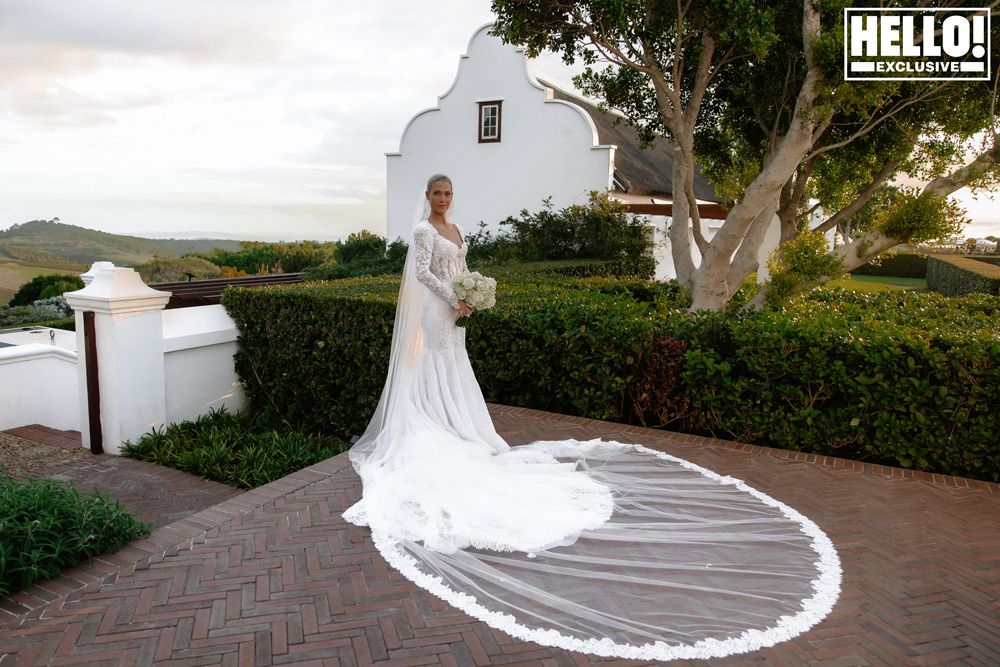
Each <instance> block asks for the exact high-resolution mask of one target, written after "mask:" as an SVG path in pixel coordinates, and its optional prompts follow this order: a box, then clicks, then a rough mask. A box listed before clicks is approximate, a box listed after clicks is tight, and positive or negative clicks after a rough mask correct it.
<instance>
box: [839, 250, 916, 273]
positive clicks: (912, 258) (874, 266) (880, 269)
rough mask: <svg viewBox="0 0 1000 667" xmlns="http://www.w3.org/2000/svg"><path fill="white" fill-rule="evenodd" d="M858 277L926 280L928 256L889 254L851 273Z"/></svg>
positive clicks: (907, 253) (900, 253)
mask: <svg viewBox="0 0 1000 667" xmlns="http://www.w3.org/2000/svg"><path fill="white" fill-rule="evenodd" d="M851 273H852V274H853V275H856V276H894V277H896V278H926V277H927V255H925V254H923V253H916V252H887V253H884V254H882V255H880V256H879V257H877V258H876V259H875V260H873V261H872V262H870V263H868V264H865V265H863V266H859V267H858V268H856V269H854V270H853V271H851Z"/></svg>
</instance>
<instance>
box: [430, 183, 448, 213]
mask: <svg viewBox="0 0 1000 667" xmlns="http://www.w3.org/2000/svg"><path fill="white" fill-rule="evenodd" d="M451 196H452V192H451V183H449V182H448V181H435V182H433V183H431V189H430V190H428V191H427V201H428V202H430V205H431V212H432V213H436V214H438V215H442V216H443V215H444V214H445V213H447V211H448V209H449V208H451Z"/></svg>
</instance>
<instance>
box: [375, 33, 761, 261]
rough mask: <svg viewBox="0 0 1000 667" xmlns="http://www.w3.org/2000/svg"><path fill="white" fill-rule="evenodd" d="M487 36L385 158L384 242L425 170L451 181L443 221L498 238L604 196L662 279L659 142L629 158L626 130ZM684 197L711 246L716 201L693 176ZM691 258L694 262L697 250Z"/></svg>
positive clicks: (418, 195)
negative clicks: (634, 223) (691, 193)
mask: <svg viewBox="0 0 1000 667" xmlns="http://www.w3.org/2000/svg"><path fill="white" fill-rule="evenodd" d="M491 27H492V25H491V24H488V25H485V26H483V27H481V28H479V29H478V30H477V31H476V32H475V33H474V34H473V35H472V38H471V39H470V40H469V46H468V49H467V52H466V54H465V55H463V56H461V58H460V61H459V68H458V73H457V74H456V76H455V81H454V82H453V83H452V85H451V88H449V89H448V91H446V92H445V93H444V94H443V95H441V96H440V97H439V98H438V104H437V106H436V107H433V108H431V109H426V110H424V111H421V112H420V113H418V114H417V115H416V116H414V117H413V118H412V119H411V120H410V122H409V123H408V124H407V126H406V128H405V129H404V130H403V136H402V139H401V140H400V145H399V151H398V152H395V153H387V154H386V167H387V169H386V177H387V215H388V220H387V223H386V230H387V237H388V238H389V239H390V240H391V239H395V238H397V237H400V236H401V237H404V238H405V237H406V236H407V234H408V232H409V230H410V228H411V226H412V224H413V222H414V219H415V215H416V214H417V213H419V210H418V207H421V206H422V202H423V192H424V189H425V186H426V180H427V177H428V176H430V175H431V174H434V173H445V174H448V175H449V176H451V177H452V179H453V184H454V188H455V199H454V204H453V215H454V218H453V219H454V220H455V221H456V222H458V223H460V224H461V225H462V226H463V227H464V228H465V229H466V231H467V232H475V231H477V230H478V227H479V223H480V221H482V222H484V223H485V224H486V228H487V229H489V230H491V231H494V232H495V231H498V230H499V229H500V226H499V222H500V221H501V220H503V219H504V218H507V217H508V216H511V215H516V214H517V213H518V212H520V211H521V210H522V209H528V210H529V211H537V210H538V209H540V208H541V207H542V202H543V200H544V199H547V198H551V201H552V204H553V205H554V206H555V207H556V208H557V209H558V208H562V207H564V206H568V205H570V204H574V203H576V204H582V203H585V202H586V201H587V198H588V194H589V193H590V192H591V191H594V190H596V191H599V192H604V191H610V193H611V195H612V196H613V197H616V198H618V199H620V200H622V201H624V202H625V203H626V204H628V205H629V207H630V210H632V211H633V212H634V213H636V214H641V215H644V216H646V217H647V218H648V219H649V220H650V235H651V238H652V240H653V241H654V246H655V247H656V251H655V255H656V259H657V272H656V273H657V277H658V278H661V279H662V278H670V277H673V276H674V275H675V274H674V271H673V262H672V260H671V259H670V248H669V242H667V240H666V238H667V237H666V228H667V225H668V224H669V222H670V219H669V212H670V202H671V201H672V197H673V187H672V183H671V173H672V161H673V155H672V148H671V144H670V142H668V141H667V140H661V141H658V142H657V143H656V145H655V146H653V147H652V148H650V149H641V148H640V146H639V139H638V136H637V134H636V132H635V131H634V130H633V129H632V128H631V127H630V126H628V125H627V124H626V123H625V122H624V121H623V122H621V123H619V124H617V125H616V124H615V119H616V116H615V115H614V114H612V113H609V112H605V111H601V110H599V109H598V108H597V107H596V106H594V105H593V104H592V103H590V102H588V101H586V100H584V99H582V98H580V97H578V96H576V95H574V94H572V93H569V92H566V91H563V90H560V89H559V88H557V87H556V86H553V85H551V84H547V83H544V82H540V81H539V80H538V79H536V78H535V77H534V76H533V74H532V72H531V69H530V63H529V61H528V59H527V58H526V57H525V55H524V49H521V48H516V47H513V46H511V45H507V44H504V43H503V42H502V41H501V40H500V39H499V38H498V37H494V36H492V35H490V34H489V30H490V28H491ZM695 193H696V195H697V197H698V200H699V202H701V203H700V204H699V210H700V211H701V217H702V223H703V227H704V232H705V236H706V237H707V238H709V239H711V237H712V236H713V235H714V233H715V230H716V229H718V227H719V226H720V225H721V220H720V219H719V218H722V217H724V212H723V210H722V209H721V208H720V207H719V204H720V203H721V202H722V199H721V198H720V197H718V196H717V195H716V194H715V192H714V190H713V188H712V186H711V184H710V183H709V182H708V180H707V179H706V178H705V177H704V176H702V175H701V174H700V173H696V178H695ZM775 222H777V218H775ZM777 230H778V227H777V224H775V225H774V227H773V229H772V230H771V231H772V232H774V233H773V234H769V241H766V242H765V247H764V248H762V249H761V253H760V257H761V258H762V259H764V260H766V257H767V253H768V252H769V251H770V249H771V248H773V247H774V246H775V245H776V244H777ZM692 247H694V244H693V243H692ZM693 254H694V258H695V261H698V260H699V259H700V257H699V255H698V251H697V249H694V250H693ZM763 265H764V262H763V261H762V262H761V266H762V268H763Z"/></svg>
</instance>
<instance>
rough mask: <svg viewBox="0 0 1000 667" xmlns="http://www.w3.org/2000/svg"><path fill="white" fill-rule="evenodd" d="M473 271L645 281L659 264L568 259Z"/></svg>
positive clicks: (647, 259) (645, 260)
mask: <svg viewBox="0 0 1000 667" xmlns="http://www.w3.org/2000/svg"><path fill="white" fill-rule="evenodd" d="M470 267H471V268H473V269H478V270H480V271H482V272H483V273H488V274H489V275H491V276H493V277H497V276H509V275H519V274H525V273H548V274H552V275H556V276H566V277H573V278H589V277H598V276H603V277H613V278H642V279H645V280H647V281H648V280H649V279H651V278H652V276H653V274H654V272H655V270H656V261H655V260H654V259H653V258H652V257H647V256H645V255H642V256H640V257H635V258H626V259H617V260H613V259H612V260H609V259H564V260H548V261H532V262H510V263H506V264H492V263H483V264H475V263H470Z"/></svg>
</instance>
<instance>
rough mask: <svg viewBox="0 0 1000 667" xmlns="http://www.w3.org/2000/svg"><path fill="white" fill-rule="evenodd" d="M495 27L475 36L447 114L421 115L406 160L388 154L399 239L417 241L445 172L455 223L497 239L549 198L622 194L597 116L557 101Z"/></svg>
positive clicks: (406, 138)
mask: <svg viewBox="0 0 1000 667" xmlns="http://www.w3.org/2000/svg"><path fill="white" fill-rule="evenodd" d="M490 27H491V26H490V25H486V26H483V27H482V28H480V29H479V30H477V31H476V32H475V34H473V36H472V39H471V40H470V41H469V47H468V51H467V53H466V54H465V55H463V56H462V57H461V60H460V63H459V68H458V74H457V75H456V77H455V81H454V83H452V86H451V88H449V89H448V91H447V92H445V93H444V94H443V95H441V97H439V98H438V105H437V107H435V108H432V109H426V110H424V111H421V112H420V113H418V114H417V115H416V116H414V117H413V118H412V119H411V120H410V122H409V123H408V124H407V126H406V129H405V130H404V131H403V137H402V139H401V140H400V146H399V152H397V153H389V154H387V155H386V166H387V206H386V208H387V215H388V220H387V222H386V230H387V233H386V236H387V238H388V239H389V240H393V239H395V238H396V237H400V236H401V237H403V238H404V239H406V238H407V237H408V235H409V231H410V229H411V228H412V226H413V223H414V221H415V219H416V216H417V215H418V214H419V213H420V211H421V210H422V203H423V194H424V190H425V189H426V184H427V178H428V177H429V176H430V175H431V174H435V173H445V174H448V175H449V176H451V178H452V179H453V185H454V189H455V199H454V204H453V209H452V215H453V218H452V220H453V221H454V222H457V223H458V224H460V225H462V227H463V228H465V230H466V232H474V231H476V229H477V228H478V225H479V222H480V221H483V222H485V223H486V225H487V228H488V229H490V230H492V231H497V230H498V229H499V221H500V220H503V219H504V218H506V217H508V216H510V215H515V214H517V213H518V212H519V211H520V210H521V209H522V208H527V209H528V210H532V211H534V210H538V209H539V208H541V206H542V200H543V199H545V198H547V197H552V203H553V204H554V205H555V206H556V207H557V208H558V207H563V206H567V205H569V204H572V203H585V202H586V201H587V195H588V193H589V192H590V191H591V190H597V191H600V192H603V191H605V190H608V189H609V188H610V187H611V185H612V183H611V179H612V170H613V164H614V150H615V149H614V147H613V146H603V145H600V144H599V142H598V136H597V129H596V128H595V126H594V122H593V120H591V118H590V116H589V115H587V113H586V112H585V111H584V110H583V109H581V108H580V107H578V106H576V105H574V104H572V103H570V102H566V101H564V100H556V99H553V98H552V93H551V90H550V89H548V88H546V87H545V86H543V85H541V84H540V83H538V81H536V80H535V78H534V77H533V76H532V75H531V73H530V72H529V70H528V61H527V58H525V56H524V50H523V49H516V48H513V47H511V46H509V45H505V44H503V42H501V41H500V39H499V38H497V37H493V36H491V35H489V34H488V32H489V29H490ZM481 118H482V119H483V120H482V121H481ZM493 119H495V123H491V122H490V121H491V120H493ZM483 121H484V122H483ZM483 125H486V130H487V132H486V133H485V135H484V133H483V131H482V130H483V127H482V126H483Z"/></svg>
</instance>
